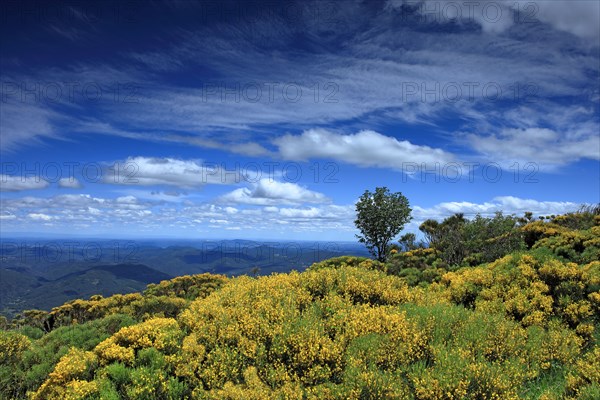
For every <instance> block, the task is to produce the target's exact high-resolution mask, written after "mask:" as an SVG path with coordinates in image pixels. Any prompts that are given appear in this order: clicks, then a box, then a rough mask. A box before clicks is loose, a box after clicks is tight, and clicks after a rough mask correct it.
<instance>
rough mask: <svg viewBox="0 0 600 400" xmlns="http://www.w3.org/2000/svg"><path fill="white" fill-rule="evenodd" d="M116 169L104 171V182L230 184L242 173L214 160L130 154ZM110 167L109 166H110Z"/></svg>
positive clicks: (181, 185) (187, 186)
mask: <svg viewBox="0 0 600 400" xmlns="http://www.w3.org/2000/svg"><path fill="white" fill-rule="evenodd" d="M114 165H116V166H117V167H116V168H117V169H118V171H115V170H113V171H110V172H109V173H107V174H105V179H104V183H116V184H120V185H133V186H152V185H169V186H177V187H181V188H194V187H199V186H202V185H206V184H232V183H239V182H240V181H241V180H242V179H243V172H242V171H241V170H237V171H233V172H232V171H227V170H225V169H223V168H222V166H220V165H216V164H214V163H203V162H201V161H199V160H181V159H176V158H168V157H167V158H159V157H129V158H127V159H126V160H125V161H122V162H118V163H115V164H114ZM111 168H112V167H111Z"/></svg>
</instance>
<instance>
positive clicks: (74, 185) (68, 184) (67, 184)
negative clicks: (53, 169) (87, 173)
mask: <svg viewBox="0 0 600 400" xmlns="http://www.w3.org/2000/svg"><path fill="white" fill-rule="evenodd" d="M58 187H60V188H65V189H80V188H81V187H82V185H81V183H80V182H79V180H77V178H73V177H71V178H61V179H60V180H59V181H58Z"/></svg>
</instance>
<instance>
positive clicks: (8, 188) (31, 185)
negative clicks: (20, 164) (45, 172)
mask: <svg viewBox="0 0 600 400" xmlns="http://www.w3.org/2000/svg"><path fill="white" fill-rule="evenodd" d="M49 185H50V184H49V183H48V181H46V180H45V179H42V178H40V177H29V176H13V175H4V174H2V175H0V192H20V191H23V190H34V189H45V188H47V187H48V186H49Z"/></svg>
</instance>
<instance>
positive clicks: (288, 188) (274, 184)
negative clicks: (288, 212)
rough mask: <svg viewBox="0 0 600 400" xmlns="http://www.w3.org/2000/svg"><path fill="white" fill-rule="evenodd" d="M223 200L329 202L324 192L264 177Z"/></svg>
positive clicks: (255, 202)
mask: <svg viewBox="0 0 600 400" xmlns="http://www.w3.org/2000/svg"><path fill="white" fill-rule="evenodd" d="M220 200H221V201H223V202H226V203H227V202H230V203H238V204H253V205H277V204H301V203H328V202H329V201H330V200H329V199H328V198H327V197H326V196H325V195H324V194H322V193H318V192H314V191H312V190H308V189H306V188H304V187H302V186H299V185H297V184H295V183H291V182H278V181H274V180H270V179H266V178H263V179H261V180H260V181H258V182H257V183H256V184H255V185H253V187H252V188H240V189H236V190H234V191H232V192H229V193H227V194H225V195H223V196H221V198H220Z"/></svg>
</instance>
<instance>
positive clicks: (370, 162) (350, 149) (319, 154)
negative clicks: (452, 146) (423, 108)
mask: <svg viewBox="0 0 600 400" xmlns="http://www.w3.org/2000/svg"><path fill="white" fill-rule="evenodd" d="M274 142H275V144H276V145H277V146H278V147H279V152H280V154H281V156H282V157H284V158H286V159H289V160H307V159H310V158H330V159H334V160H337V161H340V162H346V163H350V164H354V165H358V166H361V167H382V168H393V169H399V170H402V169H403V165H405V163H418V164H421V163H435V162H440V163H444V162H450V161H452V160H453V159H454V157H453V156H452V155H451V154H450V153H447V152H445V151H444V150H441V149H435V148H432V147H429V146H419V145H414V144H412V143H410V142H408V141H406V140H402V141H400V140H398V139H396V138H393V137H390V136H385V135H382V134H380V133H377V132H375V131H370V130H363V131H360V132H358V133H355V134H350V135H344V134H339V133H335V132H331V131H328V130H325V129H310V130H307V131H304V132H303V133H302V134H301V135H289V134H288V135H285V136H283V137H280V138H278V139H275V141H274Z"/></svg>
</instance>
